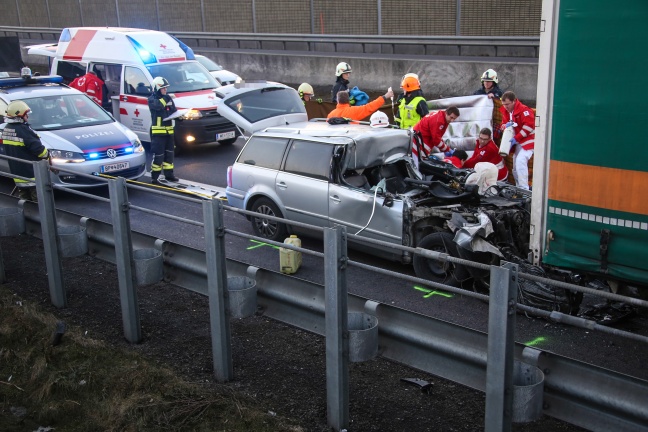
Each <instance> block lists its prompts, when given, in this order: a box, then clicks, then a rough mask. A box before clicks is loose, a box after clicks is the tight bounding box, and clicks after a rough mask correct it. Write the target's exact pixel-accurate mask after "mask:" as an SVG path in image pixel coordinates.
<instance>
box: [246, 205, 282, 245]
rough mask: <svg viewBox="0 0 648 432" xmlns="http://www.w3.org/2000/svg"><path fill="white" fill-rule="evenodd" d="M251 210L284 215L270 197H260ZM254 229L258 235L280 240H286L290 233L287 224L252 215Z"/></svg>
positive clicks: (269, 214) (277, 215) (276, 215)
mask: <svg viewBox="0 0 648 432" xmlns="http://www.w3.org/2000/svg"><path fill="white" fill-rule="evenodd" d="M250 210H251V211H253V212H257V213H262V214H264V215H268V216H275V217H283V215H282V214H281V211H279V208H278V207H277V205H276V204H275V203H274V202H272V201H271V200H269V199H268V198H259V199H258V200H256V201H255V202H254V204H252V207H251V208H250ZM252 229H254V233H255V234H256V235H257V236H259V237H263V238H265V239H268V240H273V241H278V242H280V241H284V239H285V238H286V237H287V235H288V229H287V228H286V225H285V224H282V223H279V222H276V221H272V220H269V219H263V218H260V217H252Z"/></svg>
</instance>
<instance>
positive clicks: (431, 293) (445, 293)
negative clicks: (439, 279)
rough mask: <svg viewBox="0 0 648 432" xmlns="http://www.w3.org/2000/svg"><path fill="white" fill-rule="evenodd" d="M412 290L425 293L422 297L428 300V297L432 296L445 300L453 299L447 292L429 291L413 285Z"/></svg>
mask: <svg viewBox="0 0 648 432" xmlns="http://www.w3.org/2000/svg"><path fill="white" fill-rule="evenodd" d="M414 289H415V290H417V291H422V292H424V293H426V294H425V295H424V296H423V298H430V297H432V296H434V295H438V296H441V297H445V298H452V297H454V296H453V295H452V294H448V293H447V292H443V291H436V290H431V289H428V288H423V287H420V286H418V285H414Z"/></svg>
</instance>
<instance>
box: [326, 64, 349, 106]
mask: <svg viewBox="0 0 648 432" xmlns="http://www.w3.org/2000/svg"><path fill="white" fill-rule="evenodd" d="M335 76H336V79H335V84H333V89H332V90H331V102H333V103H337V102H338V100H337V96H338V93H339V92H341V91H347V90H349V76H351V66H350V65H349V63H345V62H341V63H338V65H337V66H336V67H335Z"/></svg>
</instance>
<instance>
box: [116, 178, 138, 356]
mask: <svg viewBox="0 0 648 432" xmlns="http://www.w3.org/2000/svg"><path fill="white" fill-rule="evenodd" d="M108 190H109V191H110V214H111V215H112V222H113V236H114V237H115V263H116V264H117V278H118V280H119V300H120V303H121V311H122V322H123V324H124V336H125V337H126V340H128V341H129V342H132V343H137V342H139V341H140V340H141V338H142V328H141V325H140V315H139V305H138V304H137V289H136V285H135V281H134V279H135V278H134V271H133V241H132V238H131V227H130V217H129V213H128V212H129V207H130V203H129V202H128V194H127V192H126V180H124V179H123V178H122V177H119V178H117V179H115V180H111V181H109V182H108Z"/></svg>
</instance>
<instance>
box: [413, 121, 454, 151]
mask: <svg viewBox="0 0 648 432" xmlns="http://www.w3.org/2000/svg"><path fill="white" fill-rule="evenodd" d="M449 124H450V123H448V122H447V121H446V113H445V110H441V111H437V112H435V113H430V114H428V115H426V116H425V117H423V118H422V119H421V121H420V122H418V123H416V124H415V125H414V131H415V132H418V133H419V134H420V135H421V139H422V140H423V145H424V147H425V153H427V154H430V153H431V152H432V149H433V148H434V147H437V148H438V149H439V151H441V152H447V151H448V150H450V147H448V146H447V145H446V144H445V143H444V142H443V141H442V138H443V134H444V133H445V131H446V130H447V129H448V125H449ZM416 150H417V149H412V153H413V154H414V153H417V151H416Z"/></svg>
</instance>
